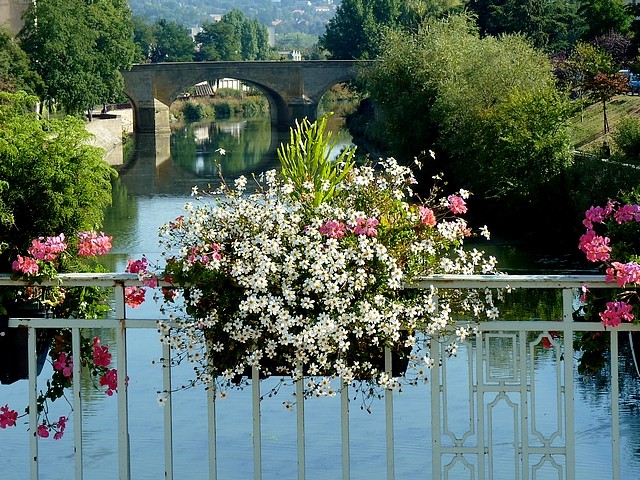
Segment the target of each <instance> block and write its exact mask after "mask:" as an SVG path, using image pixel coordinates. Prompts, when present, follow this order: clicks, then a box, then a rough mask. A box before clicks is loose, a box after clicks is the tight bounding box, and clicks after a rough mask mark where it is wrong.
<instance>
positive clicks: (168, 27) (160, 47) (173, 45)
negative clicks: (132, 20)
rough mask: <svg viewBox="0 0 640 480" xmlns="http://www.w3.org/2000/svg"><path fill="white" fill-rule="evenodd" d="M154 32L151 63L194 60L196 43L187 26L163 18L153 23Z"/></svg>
mask: <svg viewBox="0 0 640 480" xmlns="http://www.w3.org/2000/svg"><path fill="white" fill-rule="evenodd" d="M152 32H153V38H154V39H155V43H154V44H153V45H152V46H151V55H150V58H151V63H160V62H192V61H193V57H194V54H195V43H194V42H193V39H192V38H191V35H190V34H189V30H187V28H186V27H183V26H182V25H179V24H178V23H176V22H170V21H167V20H165V19H163V18H161V19H160V20H158V21H157V22H155V23H154V24H153V27H152Z"/></svg>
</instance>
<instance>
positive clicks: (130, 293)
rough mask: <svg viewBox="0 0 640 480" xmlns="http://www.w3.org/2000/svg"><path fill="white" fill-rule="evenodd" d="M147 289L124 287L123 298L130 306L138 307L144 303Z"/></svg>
mask: <svg viewBox="0 0 640 480" xmlns="http://www.w3.org/2000/svg"><path fill="white" fill-rule="evenodd" d="M146 293H147V291H146V289H144V288H143V287H125V288H124V298H125V302H126V303H127V305H129V306H130V307H131V308H138V307H139V306H140V305H142V304H143V303H144V299H145V295H146Z"/></svg>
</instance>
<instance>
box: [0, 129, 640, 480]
mask: <svg viewBox="0 0 640 480" xmlns="http://www.w3.org/2000/svg"><path fill="white" fill-rule="evenodd" d="M286 138H287V137H286V135H285V136H284V137H283V136H281V135H280V136H279V135H278V133H277V132H273V131H272V130H271V127H270V125H269V122H268V121H266V120H237V121H232V120H230V121H221V122H216V123H203V124H197V125H193V126H191V127H189V128H185V129H183V130H181V131H178V132H175V133H174V134H173V135H172V136H171V138H170V139H166V141H165V142H163V143H162V144H158V143H157V142H156V143H155V145H152V148H148V146H149V143H148V140H147V141H146V142H147V143H145V145H146V146H143V147H140V150H138V151H137V152H135V153H134V155H133V156H132V160H131V161H130V162H129V163H127V164H126V165H125V166H124V167H123V168H122V169H121V174H120V178H119V179H118V180H117V181H116V182H115V183H114V190H113V192H114V193H113V197H114V198H113V206H112V208H111V209H110V210H109V212H108V213H107V219H106V225H105V231H106V232H108V233H109V234H110V235H113V237H114V248H113V252H112V253H111V255H109V258H108V264H109V267H110V268H111V269H113V270H114V271H124V268H125V266H126V261H127V259H128V258H139V257H140V256H141V255H142V254H145V255H147V256H148V257H149V258H150V259H152V260H153V259H155V258H157V257H158V255H159V248H158V246H157V245H158V244H157V229H158V227H159V226H160V225H162V224H163V223H165V222H167V221H170V220H173V219H174V218H175V217H176V216H178V215H180V214H181V211H182V206H183V205H184V203H185V202H187V201H191V200H192V198H191V196H190V192H191V188H192V187H193V186H194V185H198V186H199V187H200V189H204V188H207V186H208V185H214V186H215V185H216V183H217V182H218V181H219V180H218V175H217V171H216V168H215V165H214V161H213V160H214V158H216V156H217V154H215V152H214V151H215V150H216V149H217V148H220V147H222V148H224V149H225V150H226V152H227V154H226V155H225V156H224V157H219V156H218V157H217V158H219V159H220V160H221V164H222V168H223V172H224V174H225V177H226V178H228V179H230V180H233V179H234V178H235V177H237V176H238V175H240V174H247V173H248V172H258V173H259V172H261V171H264V170H267V169H269V168H273V167H274V166H276V165H277V159H276V155H275V146H276V145H278V144H279V142H280V141H286ZM342 141H343V142H345V143H348V142H349V141H350V140H349V137H348V136H344V137H343V138H342ZM143 143H144V140H143ZM156 152H157V154H156ZM492 253H493V254H495V255H497V256H498V258H500V254H499V251H498V252H492ZM549 309H550V310H551V311H553V309H554V307H549ZM158 315H159V312H158V309H157V305H155V304H154V303H153V302H147V303H145V304H144V305H143V306H142V307H140V308H139V309H136V310H130V312H129V316H130V317H137V318H157V317H158ZM100 334H101V335H102V336H103V340H104V341H105V342H107V343H109V344H113V345H114V347H113V348H114V349H115V344H114V340H113V338H109V332H100ZM128 335H129V336H128V342H129V343H128V358H129V365H130V366H129V375H130V384H129V385H130V424H131V425H130V426H131V438H130V442H131V451H132V458H131V464H132V470H133V478H134V479H136V480H137V479H149V480H159V479H162V478H163V476H164V475H163V446H162V429H163V420H162V413H163V411H162V407H160V406H159V405H158V402H157V394H156V392H157V390H158V389H160V388H161V385H162V371H161V368H160V367H159V366H158V365H155V364H154V362H155V361H156V360H157V359H158V358H159V356H160V349H159V343H158V341H157V334H156V333H155V331H154V330H150V331H139V330H138V331H137V330H132V331H130V332H129V334H128ZM465 361H466V353H465V351H464V350H463V351H462V352H461V354H460V356H459V357H458V358H457V359H455V360H454V361H453V363H452V365H451V367H450V368H449V372H450V373H451V376H450V378H449V386H450V388H452V390H451V391H454V392H457V391H459V392H465V391H466V390H467V389H468V388H467V386H466V384H467V378H466V377H465V375H464V371H465V368H463V365H464V363H465ZM456 362H457V363H459V365H460V368H458V369H456V368H455V366H456ZM555 366H556V365H555V359H554V357H553V356H552V355H550V354H545V352H542V354H541V355H540V359H539V362H538V365H537V368H536V378H537V383H538V385H543V387H542V388H541V387H539V391H540V392H542V393H541V394H544V392H547V393H548V396H549V398H548V400H549V402H548V404H545V405H543V406H542V407H541V410H540V411H539V412H537V414H538V417H539V418H540V419H542V420H541V422H542V423H543V424H544V419H545V418H547V417H548V420H549V422H551V423H553V420H554V419H555V416H556V414H555V410H554V392H553V385H554V382H555V377H554V375H555V373H554V369H555ZM45 369H46V370H45V372H44V375H42V376H41V377H42V378H46V374H47V373H48V372H50V369H51V367H50V366H47V367H45ZM621 369H622V370H623V371H624V372H625V373H624V375H623V378H622V380H621V382H622V383H621V390H622V396H623V402H622V407H621V430H622V441H621V446H620V448H621V463H622V472H623V475H622V478H623V479H636V478H640V414H639V413H637V409H638V408H639V407H640V388H639V387H638V381H637V377H636V376H635V370H634V368H633V366H632V365H626V364H623V365H622V368H621ZM189 373H190V372H189V370H188V369H182V370H178V371H177V372H176V378H174V385H178V384H180V382H181V380H182V381H186V379H188V378H189ZM267 382H268V381H267ZM547 383H548V384H549V388H548V389H546V390H545V388H544V385H545V384H547ZM575 385H576V391H575V400H576V412H575V418H576V478H577V479H595V478H598V479H600V478H611V472H610V465H611V438H610V433H609V431H610V430H609V418H610V407H609V402H610V395H609V380H608V379H607V378H606V376H602V377H597V378H593V379H586V378H583V377H581V376H578V375H577V374H576V377H575ZM26 387H27V385H26V382H18V383H16V384H14V385H11V386H0V405H4V404H5V403H8V404H9V405H11V406H13V407H14V408H17V409H19V408H21V405H24V403H25V400H26ZM265 388H267V387H265ZM291 392H292V391H291V390H287V389H284V390H283V391H281V392H280V393H279V394H278V395H276V396H275V397H272V398H266V399H265V400H264V402H263V404H262V409H263V412H264V415H263V426H262V434H263V447H264V451H263V456H262V458H263V465H264V476H263V478H265V479H278V480H281V479H283V480H284V479H292V480H293V479H295V478H297V476H296V470H295V465H296V431H295V421H296V418H295V415H294V414H291V413H289V412H287V411H286V410H285V409H284V408H283V407H282V402H283V401H285V400H289V398H290V397H289V396H290V394H291ZM429 396H430V386H429V384H425V385H422V386H419V387H412V388H408V389H406V390H405V391H404V392H402V393H400V394H398V395H397V398H396V403H395V422H396V427H395V428H396V478H398V479H402V480H413V479H419V478H430V476H431V450H430V444H431V437H430V428H431V409H430V403H429ZM543 396H544V395H543ZM249 398H250V390H249V389H247V390H244V391H239V392H236V391H234V392H232V393H231V394H230V396H229V397H228V398H227V399H225V400H223V401H220V402H218V404H217V408H218V413H219V415H218V425H219V432H220V434H219V437H218V446H219V457H218V458H219V478H221V479H224V480H227V479H231V480H235V479H238V480H244V479H250V478H253V473H252V471H253V470H252V462H253V460H252V457H251V452H252V449H251V445H252V444H251V441H252V440H251V435H252V425H251V407H250V401H249ZM83 399H84V403H83V415H84V418H85V422H84V425H83V429H84V440H85V444H84V448H85V478H89V479H91V480H101V479H104V480H111V479H114V478H117V468H118V465H117V439H116V423H115V420H114V419H115V418H116V401H115V398H109V397H107V396H105V395H104V394H103V393H101V392H99V391H97V390H96V389H93V388H92V387H91V385H89V384H88V382H87V384H86V385H85V388H83ZM448 401H449V402H450V408H451V411H453V412H464V411H467V410H468V408H469V407H468V400H467V397H466V396H465V395H464V394H461V395H459V396H458V395H450V396H449V398H448ZM68 412H69V408H68V406H67V405H64V402H62V401H59V402H57V405H55V406H54V408H53V410H52V412H50V416H51V417H52V418H57V416H58V415H63V414H67V413H68ZM305 412H306V420H307V424H306V431H307V443H306V445H307V462H308V463H307V478H309V479H311V480H321V479H327V480H334V479H337V478H340V476H341V453H340V428H339V425H340V401H339V399H338V398H334V399H313V400H310V401H309V402H308V403H306V404H305ZM351 412H352V418H351V427H352V432H351V455H352V478H354V479H368V480H369V479H378V478H385V476H384V473H381V472H386V463H385V432H384V405H383V402H377V403H374V404H373V412H372V413H370V414H369V413H366V412H364V411H362V410H361V409H360V404H359V403H358V402H353V403H352V406H351ZM506 413H507V414H508V412H506ZM174 419H175V424H174V435H175V439H174V448H175V472H176V478H177V479H189V480H195V479H205V478H207V473H206V472H207V463H206V448H207V437H206V404H205V395H204V391H203V389H192V390H185V391H182V392H179V393H177V394H176V395H175V396H174ZM450 422H451V428H452V429H456V428H460V429H462V430H461V431H464V427H465V421H464V415H462V416H461V417H460V416H458V417H456V416H455V415H454V416H452V417H451V418H450ZM466 422H467V423H468V420H466ZM510 422H511V423H510ZM511 424H512V420H510V419H509V418H508V415H505V418H504V420H497V421H496V424H495V433H494V434H495V435H496V436H497V440H496V442H497V444H498V445H499V444H500V442H501V440H500V439H499V438H498V437H499V435H500V433H501V432H503V431H504V432H505V436H504V440H503V443H504V442H506V444H507V447H508V440H507V438H508V436H507V432H508V431H509V428H510V425H511ZM72 432H73V430H72V426H70V427H69V433H68V434H67V435H66V436H65V437H64V438H63V439H62V440H60V441H57V442H54V441H53V440H44V441H41V442H40V455H41V470H40V472H41V478H42V479H43V480H67V479H70V478H73V471H72V467H73V444H72V436H73V433H72ZM0 445H2V454H1V455H0V480H23V479H25V478H28V470H27V455H28V433H27V432H26V427H25V426H23V425H21V426H19V427H18V428H12V429H8V430H0ZM502 467H504V465H503V464H502V463H501V460H500V459H496V465H495V468H496V469H495V475H494V478H495V479H496V480H511V479H513V472H511V471H509V470H507V469H506V467H505V468H502ZM455 472H456V471H455V470H454V471H453V472H452V476H451V478H469V473H468V472H466V474H465V473H464V472H460V471H459V470H458V471H457V475H454V473H455ZM538 478H539V479H547V478H549V479H552V478H557V475H556V474H554V473H553V472H552V471H550V470H549V469H547V470H542V471H541V473H540V475H539V476H538Z"/></svg>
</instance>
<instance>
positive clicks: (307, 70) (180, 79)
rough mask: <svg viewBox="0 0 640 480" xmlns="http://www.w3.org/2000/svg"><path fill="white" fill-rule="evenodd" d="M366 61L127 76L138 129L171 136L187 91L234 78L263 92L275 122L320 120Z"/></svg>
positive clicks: (149, 68)
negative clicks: (172, 116)
mask: <svg viewBox="0 0 640 480" xmlns="http://www.w3.org/2000/svg"><path fill="white" fill-rule="evenodd" d="M367 63H368V62H367V61H362V60H311V61H302V62H175V63H171V62H166V63H154V64H135V65H133V67H132V68H131V70H128V71H124V72H122V74H123V76H124V83H125V93H126V95H127V96H128V97H129V99H130V100H131V103H132V106H133V115H134V120H133V121H134V130H135V131H137V132H141V133H145V132H146V133H164V132H168V131H169V106H170V105H171V103H172V102H173V101H174V100H175V99H176V98H177V97H178V95H180V94H181V93H182V92H184V91H186V90H188V89H189V87H191V86H193V85H195V84H196V83H200V82H203V81H212V80H215V79H218V78H234V79H238V80H241V81H242V82H244V83H246V84H248V85H251V86H254V87H256V88H258V89H259V90H261V91H262V92H263V93H264V95H265V96H266V97H267V99H268V101H269V107H270V111H271V119H272V122H273V123H276V124H277V125H279V126H290V125H292V124H293V123H294V122H295V120H296V119H302V118H304V117H307V118H309V119H310V120H315V119H316V116H317V107H318V102H319V101H320V98H321V97H322V95H323V94H324V93H325V92H326V91H327V90H329V89H330V88H331V87H332V86H333V85H336V84H338V83H342V82H346V81H348V80H351V79H353V78H355V76H356V75H357V73H358V70H359V68H360V67H362V66H364V65H366V64H367Z"/></svg>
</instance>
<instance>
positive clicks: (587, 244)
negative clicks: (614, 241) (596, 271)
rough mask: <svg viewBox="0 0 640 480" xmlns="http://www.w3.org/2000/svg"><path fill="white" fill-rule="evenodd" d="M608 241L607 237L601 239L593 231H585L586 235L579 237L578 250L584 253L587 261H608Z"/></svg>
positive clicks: (609, 250) (609, 251) (609, 249)
mask: <svg viewBox="0 0 640 480" xmlns="http://www.w3.org/2000/svg"><path fill="white" fill-rule="evenodd" d="M609 241H610V240H609V237H602V236H600V235H596V232H595V231H593V230H587V231H586V233H585V234H584V235H582V236H581V237H580V242H579V243H578V248H580V250H582V251H583V252H584V254H585V255H586V256H587V260H589V261H590V262H599V261H602V262H604V261H606V260H609V256H610V254H611V247H610V246H609Z"/></svg>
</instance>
